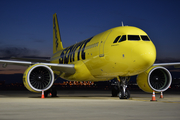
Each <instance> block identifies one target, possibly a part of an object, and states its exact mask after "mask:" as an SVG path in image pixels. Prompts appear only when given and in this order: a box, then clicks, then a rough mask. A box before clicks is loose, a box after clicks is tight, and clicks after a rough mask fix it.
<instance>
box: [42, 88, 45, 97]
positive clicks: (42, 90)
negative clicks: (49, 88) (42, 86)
mask: <svg viewBox="0 0 180 120" xmlns="http://www.w3.org/2000/svg"><path fill="white" fill-rule="evenodd" d="M41 98H45V97H44V90H42V95H41Z"/></svg>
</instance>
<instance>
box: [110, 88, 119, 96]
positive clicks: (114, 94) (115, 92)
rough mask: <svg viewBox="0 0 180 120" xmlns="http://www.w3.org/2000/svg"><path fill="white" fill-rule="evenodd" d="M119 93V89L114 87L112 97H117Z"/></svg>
mask: <svg viewBox="0 0 180 120" xmlns="http://www.w3.org/2000/svg"><path fill="white" fill-rule="evenodd" d="M118 92H119V89H118V87H117V86H114V87H113V88H112V91H111V93H112V97H117V95H118Z"/></svg>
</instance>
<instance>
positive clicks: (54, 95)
mask: <svg viewBox="0 0 180 120" xmlns="http://www.w3.org/2000/svg"><path fill="white" fill-rule="evenodd" d="M51 89H52V93H51V94H52V96H51V97H57V89H56V87H55V86H53V87H52V88H51Z"/></svg>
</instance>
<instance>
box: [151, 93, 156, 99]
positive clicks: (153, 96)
mask: <svg viewBox="0 0 180 120" xmlns="http://www.w3.org/2000/svg"><path fill="white" fill-rule="evenodd" d="M151 101H157V100H156V97H155V92H154V91H153V95H152V100H151Z"/></svg>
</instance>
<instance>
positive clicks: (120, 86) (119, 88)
mask: <svg viewBox="0 0 180 120" xmlns="http://www.w3.org/2000/svg"><path fill="white" fill-rule="evenodd" d="M129 79H130V77H117V80H116V82H115V83H114V84H112V85H113V86H114V87H113V88H112V97H116V96H117V95H118V96H119V99H129V98H130V92H129V90H128V89H127V83H128V81H129Z"/></svg>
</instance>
